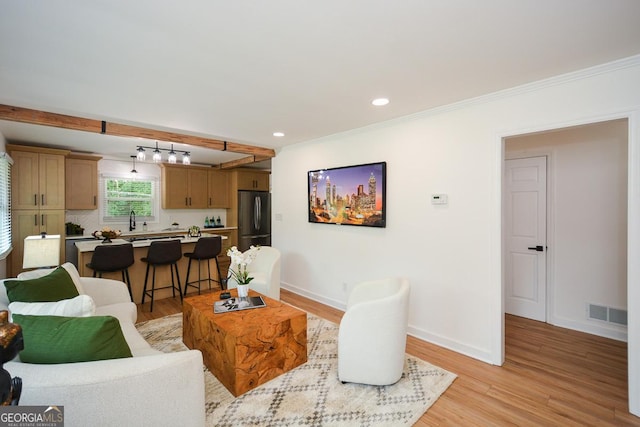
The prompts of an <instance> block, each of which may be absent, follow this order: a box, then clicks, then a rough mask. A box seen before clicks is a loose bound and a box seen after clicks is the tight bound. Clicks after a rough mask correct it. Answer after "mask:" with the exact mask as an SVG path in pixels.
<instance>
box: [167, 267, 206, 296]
mask: <svg viewBox="0 0 640 427" xmlns="http://www.w3.org/2000/svg"><path fill="white" fill-rule="evenodd" d="M190 272H191V258H189V264H188V265H187V280H186V281H185V282H184V295H185V296H187V288H188V287H189V273H190ZM171 274H172V275H173V273H171ZM198 295H200V289H198Z"/></svg>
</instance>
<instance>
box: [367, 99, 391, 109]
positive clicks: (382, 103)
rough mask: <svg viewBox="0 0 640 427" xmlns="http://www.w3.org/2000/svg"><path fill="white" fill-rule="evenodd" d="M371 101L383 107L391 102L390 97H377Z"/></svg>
mask: <svg viewBox="0 0 640 427" xmlns="http://www.w3.org/2000/svg"><path fill="white" fill-rule="evenodd" d="M371 103H372V104H373V105H375V106H376V107H382V106H383V105H387V104H388V103H389V99H388V98H376V99H374V100H373V101H371Z"/></svg>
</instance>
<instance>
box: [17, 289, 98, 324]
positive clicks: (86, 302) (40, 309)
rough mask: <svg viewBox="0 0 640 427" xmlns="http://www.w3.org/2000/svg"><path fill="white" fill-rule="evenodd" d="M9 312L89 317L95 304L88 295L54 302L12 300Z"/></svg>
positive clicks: (93, 311) (94, 309) (93, 312)
mask: <svg viewBox="0 0 640 427" xmlns="http://www.w3.org/2000/svg"><path fill="white" fill-rule="evenodd" d="M9 313H10V314H11V315H13V314H28V315H32V316H66V317H89V316H93V315H94V314H95V313H96V304H95V302H93V298H91V297H90V296H89V295H78V296H77V297H75V298H70V299H63V300H62V301H56V302H17V301H16V302H12V303H11V304H9ZM9 321H12V320H11V319H10V320H9Z"/></svg>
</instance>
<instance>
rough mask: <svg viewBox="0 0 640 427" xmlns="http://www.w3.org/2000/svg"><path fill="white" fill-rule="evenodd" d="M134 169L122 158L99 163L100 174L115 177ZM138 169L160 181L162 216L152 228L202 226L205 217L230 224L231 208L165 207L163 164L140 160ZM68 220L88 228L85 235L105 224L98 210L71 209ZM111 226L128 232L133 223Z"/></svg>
mask: <svg viewBox="0 0 640 427" xmlns="http://www.w3.org/2000/svg"><path fill="white" fill-rule="evenodd" d="M131 168H132V163H131V162H124V161H121V160H113V159H101V160H100V161H99V162H98V175H102V174H107V175H110V174H111V175H115V176H125V177H127V176H130V171H131ZM136 170H137V171H138V175H139V176H140V177H145V178H155V179H157V180H158V199H157V203H158V207H159V212H160V215H159V218H158V220H157V221H154V222H149V223H148V224H147V226H148V231H157V230H162V229H165V228H168V227H169V226H170V225H171V224H172V223H173V222H177V223H179V224H180V228H185V229H186V228H188V227H190V226H192V225H197V226H198V227H204V220H205V217H206V216H208V217H209V218H211V216H215V217H216V218H217V217H218V216H219V217H220V219H221V220H222V223H223V224H226V223H227V210H226V209H162V207H161V201H160V195H161V187H160V185H161V182H160V175H161V171H160V166H159V165H157V164H155V163H143V162H137V163H136ZM65 218H66V221H67V222H74V223H76V224H80V225H81V226H82V227H84V229H85V230H84V234H85V235H87V236H89V235H91V233H92V232H93V231H95V230H98V229H100V228H102V227H103V226H104V225H106V224H104V223H102V222H101V221H100V211H99V210H98V209H95V210H68V211H66V213H65ZM108 225H109V226H110V227H113V228H118V229H120V230H122V231H123V232H128V230H129V223H128V222H123V223H118V224H112V223H110V224H108ZM136 231H142V221H136Z"/></svg>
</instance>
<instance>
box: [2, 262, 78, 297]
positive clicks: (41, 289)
mask: <svg viewBox="0 0 640 427" xmlns="http://www.w3.org/2000/svg"><path fill="white" fill-rule="evenodd" d="M4 286H5V288H7V297H8V298H9V302H14V301H20V302H55V301H60V300H63V299H69V298H75V297H77V296H78V295H80V294H79V293H78V289H77V288H76V285H75V284H74V283H73V280H72V279H71V276H69V273H67V270H65V269H64V268H62V267H58V268H56V269H55V270H53V271H52V272H51V273H49V274H47V275H46V276H42V277H38V278H37V279H29V280H5V281H4Z"/></svg>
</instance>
